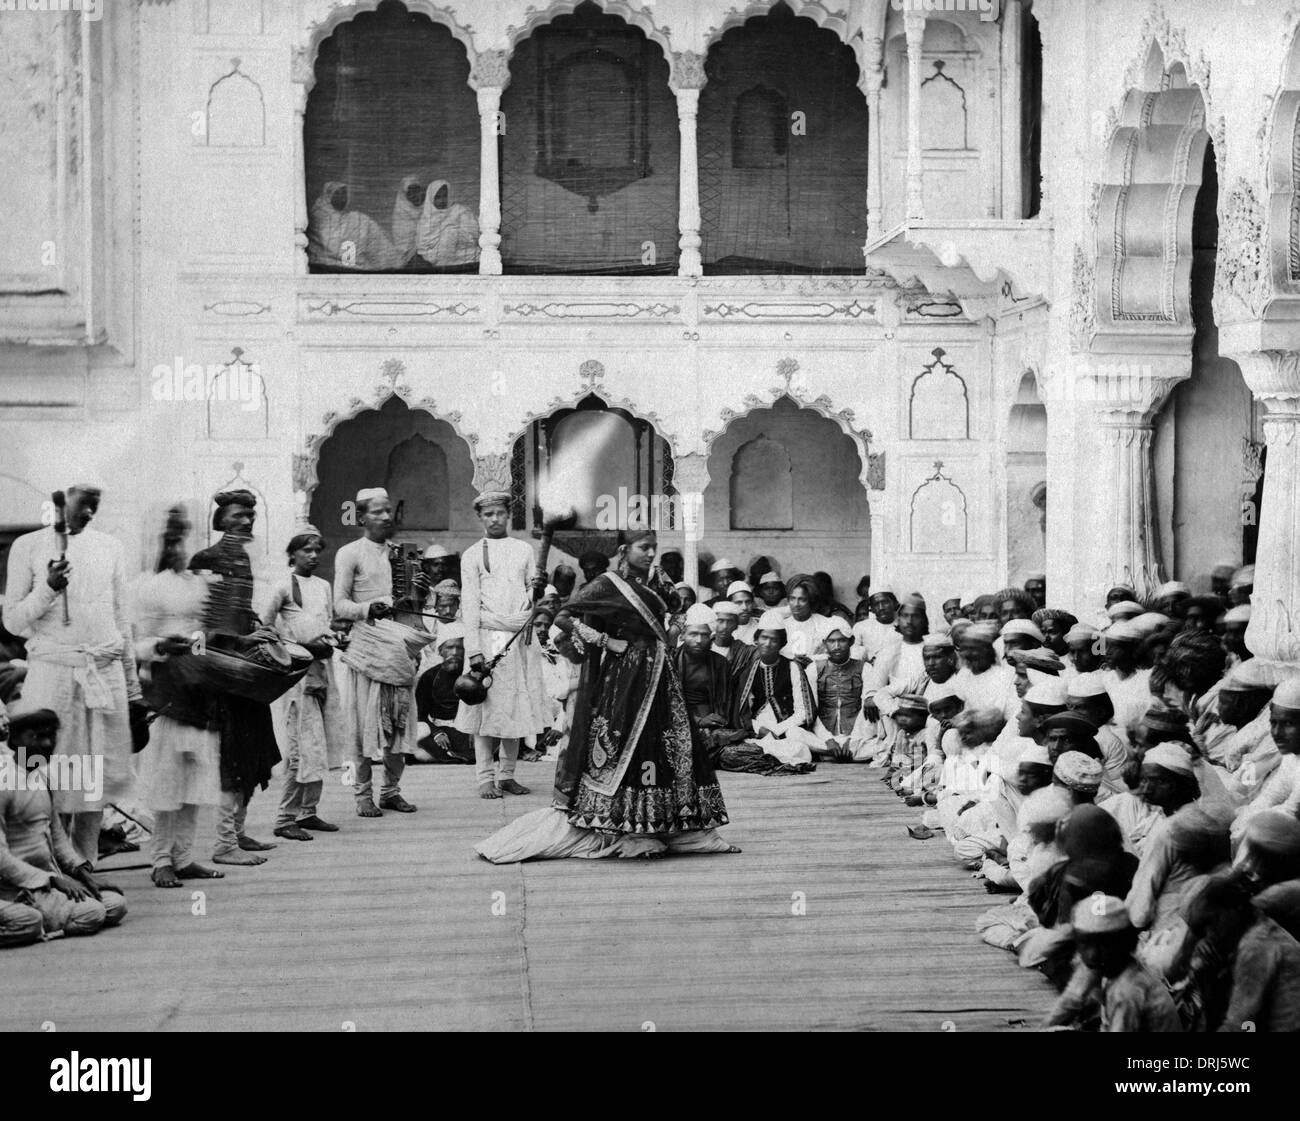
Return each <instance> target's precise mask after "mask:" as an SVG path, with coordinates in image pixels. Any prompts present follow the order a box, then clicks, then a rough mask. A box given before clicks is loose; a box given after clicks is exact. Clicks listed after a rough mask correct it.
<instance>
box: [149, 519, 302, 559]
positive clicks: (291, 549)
mask: <svg viewBox="0 0 1300 1121" xmlns="http://www.w3.org/2000/svg"><path fill="white" fill-rule="evenodd" d="M163 537H164V540H166V534H164V535H163ZM310 541H319V542H320V543H321V546H322V547H323V546H324V544H325V535H324V534H323V533H321V531H320V530H319V529H317V528H316V527H315V526H314V525H304V526H300V527H299V528H298V532H297V533H295V534H294V535H293V536H292V537H290V538H289V544H288V545H286V546H285V547H284V551H285V552H286V553H288V554H289V556H291V557H292V556H293V554H294V553H296V552H297V551H298V550H299V549H302V548H305V547H306V545H307V543H308V542H310Z"/></svg>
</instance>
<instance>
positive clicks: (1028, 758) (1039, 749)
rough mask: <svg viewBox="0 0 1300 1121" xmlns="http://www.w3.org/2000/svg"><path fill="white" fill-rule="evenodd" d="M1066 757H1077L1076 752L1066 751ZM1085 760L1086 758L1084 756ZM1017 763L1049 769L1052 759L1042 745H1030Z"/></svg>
mask: <svg viewBox="0 0 1300 1121" xmlns="http://www.w3.org/2000/svg"><path fill="white" fill-rule="evenodd" d="M1066 754H1067V755H1077V754H1078V752H1073V751H1067V752H1066ZM1084 758H1085V759H1086V758H1087V756H1084ZM1017 762H1018V763H1031V764H1033V765H1034V766H1035V767H1050V766H1051V765H1052V757H1051V756H1050V755H1048V753H1047V745H1046V744H1043V743H1031V744H1030V745H1029V746H1028V747H1027V748H1025V751H1024V754H1023V755H1021V756H1020V758H1019V759H1018V760H1017Z"/></svg>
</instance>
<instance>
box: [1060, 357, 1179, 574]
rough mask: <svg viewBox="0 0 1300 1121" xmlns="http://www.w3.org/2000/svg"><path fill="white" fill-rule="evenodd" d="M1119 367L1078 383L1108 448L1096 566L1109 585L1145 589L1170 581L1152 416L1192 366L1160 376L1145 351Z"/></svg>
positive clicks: (1100, 468) (1102, 466)
mask: <svg viewBox="0 0 1300 1121" xmlns="http://www.w3.org/2000/svg"><path fill="white" fill-rule="evenodd" d="M1107 357H1109V356H1107ZM1111 361H1113V362H1114V360H1113V359H1112V360H1111ZM1181 361H1182V362H1183V364H1186V362H1187V360H1186V359H1183V360H1181ZM1112 368H1113V369H1114V370H1116V371H1117V373H1115V374H1109V375H1089V377H1088V378H1087V379H1080V381H1079V382H1078V383H1076V388H1078V389H1080V390H1082V391H1084V392H1090V393H1091V395H1092V399H1093V400H1094V401H1095V402H1096V422H1097V427H1098V429H1099V432H1100V435H1101V442H1102V448H1103V459H1102V461H1101V462H1100V463H1098V464H1097V465H1096V467H1097V475H1096V476H1095V485H1096V487H1097V498H1098V503H1099V507H1098V508H1099V511H1100V515H1101V516H1100V518H1099V519H1098V524H1097V526H1096V530H1097V532H1096V535H1095V537H1094V539H1093V540H1094V543H1095V545H1096V547H1097V548H1098V551H1099V554H1100V555H1099V557H1098V559H1100V560H1102V561H1103V562H1104V563H1103V564H1101V565H1099V566H1097V568H1098V570H1099V571H1098V575H1099V576H1101V577H1102V578H1103V579H1104V581H1105V583H1106V586H1107V587H1109V586H1112V585H1115V584H1127V585H1129V586H1130V587H1132V588H1133V589H1134V590H1135V591H1136V592H1137V593H1138V595H1140V596H1146V595H1148V594H1149V593H1150V592H1152V591H1154V590H1155V588H1156V587H1157V586H1158V585H1160V584H1162V583H1163V582H1164V573H1163V570H1162V568H1161V564H1160V536H1159V533H1158V532H1157V528H1156V522H1155V513H1156V510H1155V473H1154V470H1153V466H1152V461H1151V435H1152V430H1151V422H1152V420H1153V418H1154V417H1155V415H1156V413H1157V412H1158V411H1159V409H1160V406H1161V405H1162V404H1163V403H1164V401H1165V398H1166V397H1168V396H1169V393H1170V391H1171V390H1172V389H1173V387H1174V386H1175V385H1176V384H1177V383H1178V382H1179V381H1181V380H1182V377H1185V376H1186V374H1183V375H1182V376H1181V377H1179V376H1172V375H1166V376H1158V375H1155V374H1152V373H1149V372H1148V371H1150V370H1151V368H1152V366H1151V364H1150V363H1148V362H1145V361H1142V360H1140V359H1139V360H1137V361H1134V362H1132V363H1129V364H1127V365H1126V364H1124V363H1121V362H1114V365H1113V367H1112ZM1077 469H1078V470H1081V471H1084V472H1089V469H1088V467H1087V465H1086V464H1082V463H1080V464H1078V465H1077ZM1104 592H1105V588H1102V587H1100V585H1097V586H1094V588H1093V589H1092V593H1093V596H1094V597H1096V598H1098V599H1100V598H1101V596H1103V595H1104Z"/></svg>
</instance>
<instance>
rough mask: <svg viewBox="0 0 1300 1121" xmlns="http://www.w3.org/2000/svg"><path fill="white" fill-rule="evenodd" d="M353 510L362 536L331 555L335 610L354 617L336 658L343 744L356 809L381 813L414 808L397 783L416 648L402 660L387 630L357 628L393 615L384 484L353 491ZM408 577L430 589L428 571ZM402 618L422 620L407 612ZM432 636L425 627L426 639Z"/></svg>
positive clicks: (411, 707)
mask: <svg viewBox="0 0 1300 1121" xmlns="http://www.w3.org/2000/svg"><path fill="white" fill-rule="evenodd" d="M357 514H358V515H359V516H360V518H361V525H362V528H363V530H364V536H362V537H360V538H358V539H357V540H356V541H351V542H349V543H348V544H346V545H344V546H343V547H342V548H341V549H340V550H339V551H338V555H337V556H336V557H335V559H334V614H335V616H336V617H337V618H339V619H345V620H350V621H352V622H353V624H354V626H353V628H352V643H351V647H350V649H349V651H348V653H347V654H345V655H343V657H342V658H341V659H340V661H341V663H342V665H341V667H340V678H339V694H340V701H341V704H342V709H343V721H344V725H343V736H344V751H345V752H351V756H352V762H353V767H354V769H355V772H356V781H355V783H354V786H353V793H354V794H355V795H356V799H357V816H358V817H382V816H383V811H384V810H395V811H396V812H397V813H415V809H416V807H415V806H413V805H412V804H411V803H410V802H408V801H407V800H406V799H405V798H403V797H402V791H401V788H400V785H399V784H400V783H401V780H402V772H403V771H404V770H405V769H406V756H407V755H408V754H410V755H414V754H415V749H416V747H417V746H418V740H417V736H416V723H417V713H416V704H415V671H416V666H417V664H418V651H417V654H416V655H415V656H414V657H412V658H411V659H410V664H409V665H407V664H406V663H405V661H404V658H405V657H406V655H405V653H404V651H403V649H402V647H401V645H400V644H399V643H394V642H391V641H387V640H388V639H389V638H390V637H391V636H390V635H389V634H387V633H385V634H384V635H383V636H382V637H383V639H384V640H385V641H384V642H380V641H379V637H378V636H377V633H376V631H371V632H370V633H368V634H364V635H363V633H362V627H364V626H366V625H367V624H370V623H376V622H379V621H382V620H386V619H390V618H391V617H392V615H393V568H392V563H391V561H390V559H389V549H388V539H389V538H390V537H392V536H393V532H394V531H395V529H396V528H397V527H396V525H395V524H394V522H393V504H392V502H391V501H390V500H389V497H388V492H387V491H386V490H384V489H383V488H382V487H370V488H367V489H364V490H360V491H358V492H357ZM413 583H414V585H415V586H416V588H417V589H418V590H420V591H424V592H427V591H428V588H429V579H428V577H427V576H425V575H424V574H423V573H417V574H416V575H415V576H414V577H413ZM404 618H406V619H411V620H412V621H415V622H418V621H419V620H418V618H412V617H410V616H406V617H404ZM414 629H415V628H407V630H408V631H410V630H414ZM420 630H421V633H424V632H423V628H420ZM432 637H433V636H432V635H427V634H426V638H427V639H429V640H431V639H432ZM363 639H364V641H362V640H363ZM372 640H373V641H372ZM375 763H382V764H383V768H384V778H383V784H382V786H381V788H380V792H379V804H378V805H377V806H376V805H375V801H374V797H373V795H372V793H371V790H372V787H371V771H372V769H373V767H374V764H375Z"/></svg>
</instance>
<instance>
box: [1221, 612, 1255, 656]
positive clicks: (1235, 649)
mask: <svg viewBox="0 0 1300 1121" xmlns="http://www.w3.org/2000/svg"><path fill="white" fill-rule="evenodd" d="M1222 620H1223V648H1224V649H1225V650H1226V651H1227V652H1228V669H1232V668H1233V667H1234V666H1238V665H1240V664H1241V663H1242V662H1244V661H1247V660H1248V659H1250V658H1251V657H1252V656H1253V655H1252V654H1251V652H1250V650H1249V648H1248V647H1247V646H1246V628H1247V627H1248V626H1250V606H1249V605H1248V604H1241V605H1240V606H1238V607H1229V608H1228V610H1227V611H1225V612H1224V613H1223V615H1222Z"/></svg>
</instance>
